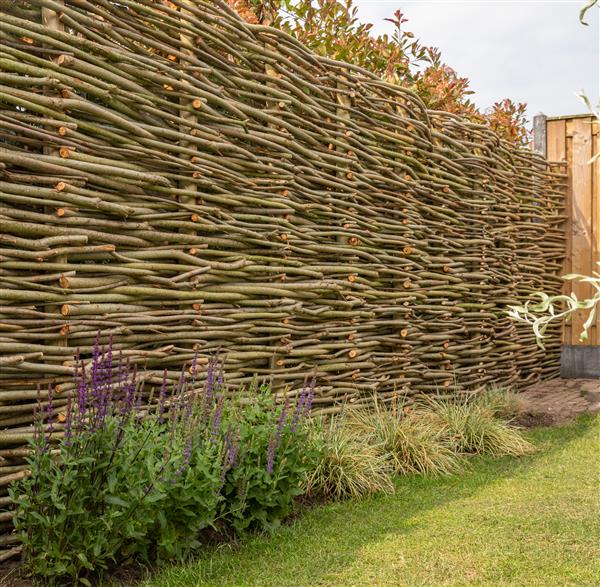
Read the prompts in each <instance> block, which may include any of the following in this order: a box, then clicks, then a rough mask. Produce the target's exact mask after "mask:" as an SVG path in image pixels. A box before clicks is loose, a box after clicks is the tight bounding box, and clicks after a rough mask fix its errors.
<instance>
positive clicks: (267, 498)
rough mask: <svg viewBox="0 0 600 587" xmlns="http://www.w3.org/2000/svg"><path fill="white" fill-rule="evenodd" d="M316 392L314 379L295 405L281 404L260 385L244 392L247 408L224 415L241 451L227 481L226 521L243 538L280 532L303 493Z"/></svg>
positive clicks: (310, 463) (309, 462)
mask: <svg viewBox="0 0 600 587" xmlns="http://www.w3.org/2000/svg"><path fill="white" fill-rule="evenodd" d="M314 387H315V378H314V377H313V378H312V380H311V381H310V383H309V382H307V381H305V384H304V387H303V389H302V391H301V393H300V394H299V396H298V398H297V401H296V402H295V403H292V402H290V401H289V400H288V399H286V400H285V401H284V402H280V403H276V401H275V398H274V397H273V395H272V394H271V393H270V390H269V387H268V386H266V385H261V386H257V385H256V384H255V385H253V386H252V387H251V389H250V390H249V392H248V393H244V398H245V400H246V401H245V402H244V403H242V404H240V405H238V406H233V407H232V408H231V409H228V410H227V411H226V412H225V413H224V415H223V422H224V423H225V426H227V427H229V428H230V429H235V438H236V442H239V447H240V449H239V454H238V457H237V462H236V466H235V467H233V468H231V469H230V470H229V471H228V472H227V474H226V476H225V478H224V485H223V490H222V492H223V496H224V502H223V504H222V516H223V518H224V520H225V521H226V522H228V523H229V524H231V525H232V526H233V527H234V528H235V530H236V531H237V532H238V533H244V532H246V531H247V530H249V529H255V528H258V529H266V530H272V529H274V528H276V527H277V526H278V525H279V524H280V522H281V520H282V519H283V518H284V517H286V516H287V515H289V514H290V512H291V511H292V506H293V503H294V498H295V497H297V496H299V495H300V494H302V493H303V488H302V482H303V481H304V478H305V476H306V474H307V472H308V471H309V470H310V469H311V467H312V466H313V459H314V451H311V450H309V449H307V439H308V438H307V429H306V425H305V422H304V420H305V418H306V416H307V415H308V413H309V411H310V407H311V404H312V401H313V397H314Z"/></svg>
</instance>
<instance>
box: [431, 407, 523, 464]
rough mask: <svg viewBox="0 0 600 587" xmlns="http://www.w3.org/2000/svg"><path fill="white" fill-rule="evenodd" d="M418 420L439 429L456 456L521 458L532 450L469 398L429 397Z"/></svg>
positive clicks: (508, 427) (485, 408)
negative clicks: (426, 421)
mask: <svg viewBox="0 0 600 587" xmlns="http://www.w3.org/2000/svg"><path fill="white" fill-rule="evenodd" d="M422 417H423V418H424V419H427V420H429V423H430V425H431V426H434V427H437V428H438V429H439V430H440V432H441V433H442V434H443V435H444V436H445V438H446V439H447V441H448V443H449V444H450V445H451V446H452V447H453V449H454V450H455V451H456V452H457V453H463V454H488V455H491V456H522V455H524V454H527V453H530V452H532V451H533V450H534V447H533V445H532V444H531V443H530V442H529V441H528V440H526V439H525V438H524V437H523V435H522V434H521V433H520V432H519V430H517V429H516V428H514V427H512V426H511V425H510V424H509V423H508V422H506V421H504V420H501V419H500V418H497V417H496V416H494V414H493V413H492V412H491V411H490V409H489V408H488V407H486V406H485V405H481V404H480V403H479V402H478V401H477V400H476V399H473V398H458V399H454V400H444V399H439V398H429V399H427V400H425V409H423V410H422Z"/></svg>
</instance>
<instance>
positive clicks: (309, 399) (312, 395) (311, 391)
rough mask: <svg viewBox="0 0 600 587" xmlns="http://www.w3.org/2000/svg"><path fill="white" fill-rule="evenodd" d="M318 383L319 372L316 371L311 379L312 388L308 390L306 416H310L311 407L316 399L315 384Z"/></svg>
mask: <svg viewBox="0 0 600 587" xmlns="http://www.w3.org/2000/svg"><path fill="white" fill-rule="evenodd" d="M316 383H317V374H316V373H314V374H313V376H312V379H311V380H310V388H309V390H308V397H307V398H306V402H305V405H304V416H308V414H309V413H310V408H311V407H312V403H313V400H314V399H315V385H316Z"/></svg>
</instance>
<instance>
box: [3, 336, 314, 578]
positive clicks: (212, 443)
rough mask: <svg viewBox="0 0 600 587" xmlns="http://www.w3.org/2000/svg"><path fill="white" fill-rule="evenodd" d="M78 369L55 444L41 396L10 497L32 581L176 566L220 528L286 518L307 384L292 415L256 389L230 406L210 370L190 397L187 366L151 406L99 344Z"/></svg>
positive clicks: (192, 386)
mask: <svg viewBox="0 0 600 587" xmlns="http://www.w3.org/2000/svg"><path fill="white" fill-rule="evenodd" d="M77 362H78V367H77V373H76V383H77V385H76V389H77V393H76V396H74V397H70V398H69V403H68V405H67V410H66V414H64V415H63V414H61V418H62V419H64V428H63V429H64V433H63V434H62V438H60V440H59V441H58V443H55V440H54V439H51V438H50V435H51V433H52V432H60V430H59V429H58V427H56V429H55V430H53V426H52V423H53V422H56V420H57V419H58V418H57V417H56V416H57V414H55V413H54V408H53V397H52V395H53V394H52V390H50V393H49V401H48V402H47V404H46V407H45V410H44V413H41V414H40V418H39V425H38V427H37V430H38V432H37V434H36V435H35V438H34V440H33V441H32V444H31V448H32V451H31V455H30V457H29V459H28V464H29V467H30V469H31V475H30V476H28V477H26V478H24V479H23V480H21V481H20V482H18V483H16V484H14V485H13V486H12V487H11V488H10V495H11V498H12V499H13V500H14V502H15V504H16V511H15V521H14V523H15V529H16V532H17V533H18V535H19V537H20V539H21V540H22V543H23V555H24V560H25V563H26V565H27V567H28V569H29V570H30V572H31V574H32V575H34V576H36V577H38V578H41V579H43V580H44V582H45V583H46V584H49V585H54V584H58V583H61V584H62V583H64V582H71V583H77V584H83V585H90V584H91V581H92V580H95V579H96V578H97V577H98V575H102V573H103V572H105V571H106V570H107V569H109V568H111V567H112V566H114V565H117V564H119V563H122V562H123V561H125V560H131V559H135V560H141V561H143V562H156V561H166V560H174V559H175V560H177V559H181V558H182V557H183V556H185V555H187V554H189V553H190V551H193V550H195V549H197V548H198V547H200V545H201V536H202V535H201V533H202V531H203V530H204V529H205V528H207V527H209V526H213V527H215V526H216V524H217V523H220V524H222V523H223V522H229V523H231V524H232V525H233V526H234V527H235V529H236V530H238V531H241V530H242V529H244V528H246V527H249V526H255V525H260V526H263V527H272V526H274V525H276V523H277V522H278V521H279V519H280V518H281V517H282V516H284V515H286V514H287V512H288V511H289V507H290V503H291V501H292V500H293V497H294V496H295V495H297V494H298V493H300V492H301V489H300V480H301V478H302V477H303V475H304V474H305V467H306V466H308V464H307V463H308V461H307V459H306V458H305V456H304V453H305V447H304V444H305V438H304V436H303V435H304V434H305V425H304V418H305V416H306V414H307V412H308V410H309V409H310V403H311V402H312V395H311V394H312V393H313V392H314V381H313V383H312V384H311V386H310V387H307V390H306V391H305V392H303V394H301V396H300V398H299V400H298V401H297V402H295V403H294V404H293V406H292V404H291V403H289V402H288V403H284V404H281V405H276V404H275V402H274V400H273V399H272V398H271V399H268V398H269V397H270V394H269V393H268V391H269V390H268V388H265V387H263V388H261V390H260V393H258V394H256V397H255V398H254V399H252V398H251V399H250V401H249V403H244V402H242V401H239V402H227V401H225V388H224V385H223V373H222V368H220V367H219V364H218V361H217V360H216V359H211V361H210V362H209V365H208V368H207V372H206V383H205V385H204V387H203V389H202V390H199V389H197V388H196V377H197V372H198V369H197V360H196V359H194V360H193V362H192V364H191V366H190V367H189V368H187V369H186V366H184V367H183V368H182V371H181V375H180V377H179V380H178V381H177V382H176V383H175V384H174V385H172V386H171V387H170V388H169V387H168V386H167V372H166V371H165V373H164V376H163V382H162V386H161V388H160V392H159V394H158V398H157V402H155V403H152V404H151V403H149V402H147V401H144V399H143V395H142V383H141V378H140V377H139V376H138V373H137V368H136V366H135V365H132V364H130V362H129V361H128V360H124V357H123V356H122V355H121V354H119V355H118V357H116V356H114V353H113V349H112V345H111V344H110V343H109V345H108V347H107V348H103V347H101V346H100V340H99V336H98V338H97V340H96V344H95V346H94V351H93V357H92V362H91V365H90V366H89V368H86V365H85V364H84V363H83V361H79V360H78V361H77ZM115 364H116V369H114V368H113V367H114V366H115ZM42 420H45V421H46V427H45V428H44V427H43V426H42ZM61 426H63V425H61ZM218 520H220V521H219V522H218Z"/></svg>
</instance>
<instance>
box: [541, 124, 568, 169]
mask: <svg viewBox="0 0 600 587" xmlns="http://www.w3.org/2000/svg"><path fill="white" fill-rule="evenodd" d="M566 125H567V123H566V121H565V120H549V121H548V130H547V135H546V141H547V143H546V149H547V153H548V154H547V157H548V160H549V161H566V159H567V152H566V145H565V141H566V135H567V131H566Z"/></svg>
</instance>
